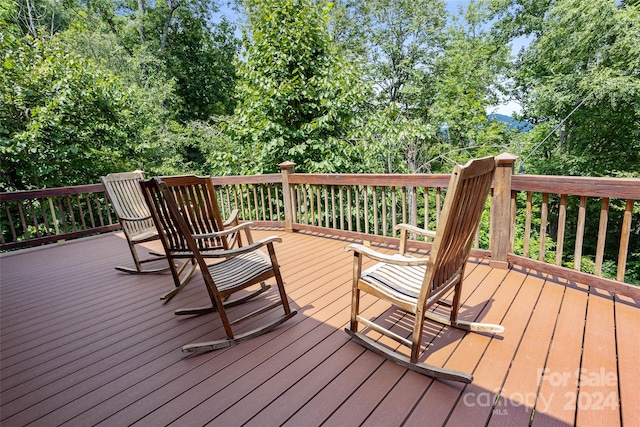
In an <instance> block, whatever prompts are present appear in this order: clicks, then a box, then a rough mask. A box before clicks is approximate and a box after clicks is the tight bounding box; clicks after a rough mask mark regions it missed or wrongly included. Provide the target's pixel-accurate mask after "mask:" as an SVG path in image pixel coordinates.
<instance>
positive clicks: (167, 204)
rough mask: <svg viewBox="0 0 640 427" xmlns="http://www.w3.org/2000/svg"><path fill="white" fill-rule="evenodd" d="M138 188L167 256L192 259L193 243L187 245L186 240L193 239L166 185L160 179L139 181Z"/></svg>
mask: <svg viewBox="0 0 640 427" xmlns="http://www.w3.org/2000/svg"><path fill="white" fill-rule="evenodd" d="M139 186H140V187H141V188H142V193H143V195H144V198H145V200H146V203H147V205H148V206H149V210H150V211H151V216H152V217H153V219H154V221H155V223H156V225H157V229H158V233H159V234H160V238H161V240H162V244H163V246H164V248H165V251H166V252H167V254H168V255H170V256H173V257H177V258H179V257H180V254H183V255H184V257H188V258H192V257H193V255H192V251H191V247H192V245H195V243H192V244H191V245H190V244H189V241H188V239H191V240H192V241H193V238H192V237H191V233H190V231H189V228H188V226H187V224H186V223H185V221H184V218H183V217H182V214H181V213H180V212H179V209H178V206H177V204H176V200H175V199H174V198H173V195H172V193H171V192H170V191H169V189H168V188H167V185H166V184H165V183H164V182H163V181H162V180H161V179H160V178H152V179H149V180H146V181H140V183H139Z"/></svg>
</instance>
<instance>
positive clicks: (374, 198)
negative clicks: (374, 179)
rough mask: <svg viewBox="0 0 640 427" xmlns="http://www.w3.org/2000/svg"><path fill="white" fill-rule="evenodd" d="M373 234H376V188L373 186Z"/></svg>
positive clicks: (377, 228)
mask: <svg viewBox="0 0 640 427" xmlns="http://www.w3.org/2000/svg"><path fill="white" fill-rule="evenodd" d="M372 197H373V234H378V230H379V229H380V228H379V227H378V186H376V185H374V186H373V194H372Z"/></svg>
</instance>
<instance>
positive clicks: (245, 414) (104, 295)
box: [0, 229, 640, 427]
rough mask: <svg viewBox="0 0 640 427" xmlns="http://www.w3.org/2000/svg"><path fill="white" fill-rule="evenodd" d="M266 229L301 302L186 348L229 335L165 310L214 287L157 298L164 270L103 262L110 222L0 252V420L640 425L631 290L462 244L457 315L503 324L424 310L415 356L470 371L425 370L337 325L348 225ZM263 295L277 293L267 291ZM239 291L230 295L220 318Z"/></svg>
mask: <svg viewBox="0 0 640 427" xmlns="http://www.w3.org/2000/svg"><path fill="white" fill-rule="evenodd" d="M269 235H276V236H279V237H281V238H282V240H283V242H282V243H279V244H276V253H277V256H278V261H279V263H280V265H281V271H282V275H283V278H284V281H285V286H286V289H287V294H288V296H289V300H290V302H291V305H292V307H293V308H294V309H296V310H298V314H297V315H296V316H294V317H293V318H292V319H291V320H289V321H287V322H286V323H284V324H283V325H281V326H280V327H278V328H277V329H276V330H274V331H272V332H270V333H268V334H265V335H262V336H259V337H257V338H254V339H252V340H249V341H246V342H243V343H241V344H238V345H236V346H233V347H229V348H226V349H223V350H219V351H216V352H203V353H196V354H192V355H187V354H184V353H182V352H181V351H180V348H181V346H182V345H184V344H187V343H193V342H199V341H205V340H212V339H218V338H221V337H222V336H223V335H224V332H223V329H222V324H221V322H220V320H219V318H218V317H217V315H216V314H215V313H210V314H206V315H202V316H175V315H174V314H173V311H174V310H175V309H177V308H184V307H192V306H201V305H206V304H208V303H209V299H208V296H207V294H206V290H205V288H204V284H203V281H202V277H201V276H199V274H198V273H197V272H196V274H195V275H194V277H193V279H192V280H191V282H190V283H189V284H188V286H186V287H185V288H184V289H183V290H182V291H181V292H180V293H179V294H178V295H176V296H175V297H174V298H173V299H172V300H170V301H169V302H163V301H161V300H160V295H162V294H163V293H164V292H166V291H167V290H169V289H171V287H172V286H173V280H172V279H171V276H170V274H167V273H164V274H157V275H128V274H123V273H121V272H118V271H116V270H115V269H114V268H113V267H114V266H115V265H131V264H132V261H131V256H130V254H129V252H128V247H127V245H126V242H125V240H124V239H123V236H122V235H121V234H120V233H112V234H106V235H102V236H98V237H91V238H85V239H78V240H76V241H72V242H67V243H65V244H61V245H58V244H55V245H50V246H46V247H42V248H36V249H28V250H22V251H17V252H15V253H10V254H3V255H0V424H2V426H3V427H4V426H26V425H34V426H35V425H43V426H54V425H68V426H93V425H104V426H114V425H118V426H121V425H139V426H149V425H154V426H155V425H175V426H184V425H225V426H236V425H238V426H239V425H247V426H279V425H290V426H301V425H305V426H315V425H325V426H356V425H364V426H380V425H384V426H395V425H398V426H399V425H406V426H414V425H415V426H424V425H450V426H459V425H496V426H498V425H506V426H513V425H541V426H551V425H554V426H568V425H573V424H577V425H605V424H606V425H625V426H627V425H637V424H640V418H639V417H640V416H639V415H638V411H637V408H638V407H640V389H639V388H638V387H637V383H638V381H640V368H639V367H640V363H638V354H639V343H638V340H637V325H638V324H639V323H640V302H639V301H637V300H633V299H630V298H627V297H618V296H612V295H610V294H608V293H605V292H602V291H594V290H593V289H590V288H589V286H587V285H588V284H582V283H573V282H567V281H565V280H563V279H559V278H555V277H549V276H547V275H543V274H540V273H538V272H535V271H530V270H526V269H522V268H519V267H512V268H511V269H509V270H500V269H492V268H490V267H489V264H488V262H487V261H486V260H482V259H475V258H472V259H470V260H469V263H468V266H467V269H466V273H465V275H466V278H465V287H464V291H463V295H462V304H463V305H462V307H461V312H460V316H461V317H462V318H463V319H465V320H474V321H481V322H487V323H499V324H502V325H503V326H504V327H505V332H504V333H502V334H498V335H491V334H475V333H467V334H465V333H463V332H462V331H459V330H456V329H454V328H449V327H442V326H436V325H434V324H430V323H428V324H427V325H426V327H425V331H424V339H425V342H426V343H428V344H427V348H428V349H427V351H425V353H424V354H423V355H422V357H421V360H422V361H424V362H426V363H430V364H433V365H436V366H444V367H446V368H450V369H456V370H461V371H464V372H469V373H473V375H474V381H473V382H472V383H471V384H468V385H464V384H459V383H452V382H449V381H441V380H432V379H431V378H428V377H425V376H422V375H419V374H417V373H415V372H412V371H408V370H407V369H405V368H401V367H400V366H398V365H396V364H394V363H392V362H390V361H386V360H385V359H383V358H382V357H380V356H378V355H376V354H374V353H372V352H370V351H367V350H365V349H364V348H362V347H360V346H358V345H357V344H355V343H353V342H351V341H350V340H349V337H348V335H347V334H346V333H344V331H343V329H344V328H345V327H346V326H347V325H348V322H349V315H350V304H351V283H350V282H351V274H352V272H351V269H352V255H351V254H350V253H347V252H345V251H344V247H345V246H346V245H347V244H348V243H350V241H349V240H347V239H344V238H336V237H332V236H330V235H320V234H317V233H305V232H299V233H285V232H284V231H283V230H280V229H258V230H255V232H254V237H255V238H262V237H266V236H269ZM159 249H160V246H159V244H158V242H153V243H150V244H145V245H144V248H142V249H141V255H143V256H146V254H145V253H144V252H146V251H147V250H159ZM378 249H380V250H382V251H385V252H387V253H393V251H394V250H395V248H393V247H389V246H383V247H378ZM161 262H164V261H159V263H161ZM370 264H372V262H371V261H367V263H366V264H365V266H367V265H370ZM264 298H275V289H274V288H272V289H270V290H269V291H268V292H267V293H266V294H265V295H264ZM252 304H253V302H251V303H247V304H243V305H240V306H237V307H234V308H232V309H231V310H230V316H231V317H232V318H233V317H237V316H241V315H242V314H244V313H246V312H248V311H250V309H251V306H252ZM361 304H362V310H363V315H365V316H369V317H370V318H374V317H377V318H378V320H379V321H382V322H387V323H388V324H389V325H390V326H391V327H392V328H393V330H394V331H395V332H397V333H398V334H401V335H405V336H409V335H410V328H411V324H412V318H411V317H409V315H407V314H406V313H403V312H402V311H399V310H396V309H393V308H391V307H389V306H388V304H386V303H383V302H380V301H377V300H375V299H374V298H372V297H371V296H368V295H364V296H363V298H362V301H361ZM433 310H435V311H438V312H442V313H446V311H447V310H446V309H445V308H443V307H440V306H436V307H435V308H434V309H433ZM273 316H274V314H273V313H267V314H264V315H262V316H260V317H258V318H256V319H252V323H256V322H260V321H264V320H265V319H267V318H269V317H273ZM250 327H251V324H248V325H246V326H245V328H250ZM380 339H381V340H382V341H384V342H386V343H387V344H390V345H394V344H392V343H390V342H388V341H385V340H386V338H385V337H382V338H380ZM580 375H582V376H580ZM578 379H581V380H582V381H581V382H578ZM600 395H602V397H603V400H602V401H600V400H598V399H600ZM571 399H573V400H571ZM606 399H608V400H606Z"/></svg>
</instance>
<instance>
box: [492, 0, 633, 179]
mask: <svg viewBox="0 0 640 427" xmlns="http://www.w3.org/2000/svg"><path fill="white" fill-rule="evenodd" d="M513 5H518V6H519V7H515V8H514V7H513ZM511 6H512V8H513V9H514V10H515V12H513V13H512V14H506V15H504V16H503V17H502V21H501V25H500V27H499V28H500V29H501V30H502V31H503V33H504V34H509V35H530V36H531V37H532V41H531V43H530V44H529V46H528V48H527V49H525V50H524V51H523V52H522V53H521V55H520V58H519V61H518V64H517V65H518V71H517V73H516V74H515V84H516V86H517V87H518V88H519V92H520V98H521V101H522V103H523V105H524V107H525V112H524V114H525V117H526V118H527V119H530V120H531V121H533V122H535V123H538V124H539V125H543V126H544V127H545V129H546V130H547V133H546V135H547V137H546V139H545V137H542V138H540V139H538V140H533V141H531V144H530V145H529V146H528V147H525V149H526V150H527V151H529V150H536V153H537V154H536V155H534V156H529V157H527V156H524V157H525V158H527V160H528V162H527V163H528V164H527V165H526V166H527V167H528V169H527V170H528V171H531V172H537V173H545V174H561V175H587V176H589V175H592V176H602V175H609V176H610V175H628V174H631V175H633V176H640V175H639V174H638V167H637V165H638V164H640V127H639V126H638V122H639V121H640V103H638V99H640V8H639V7H638V6H637V5H635V6H632V5H628V6H625V5H624V4H623V5H617V4H616V3H615V2H611V1H608V0H565V1H553V2H550V1H529V2H521V1H518V2H514V3H511ZM526 6H530V7H526ZM554 130H555V132H552V131H554ZM543 141H544V144H542V145H540V144H541V143H542V142H543Z"/></svg>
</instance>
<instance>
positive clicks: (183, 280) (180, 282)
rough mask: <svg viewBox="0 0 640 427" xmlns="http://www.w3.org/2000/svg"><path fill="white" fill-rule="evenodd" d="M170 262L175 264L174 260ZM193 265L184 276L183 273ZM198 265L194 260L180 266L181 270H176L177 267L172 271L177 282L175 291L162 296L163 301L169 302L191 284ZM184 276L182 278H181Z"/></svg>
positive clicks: (172, 290)
mask: <svg viewBox="0 0 640 427" xmlns="http://www.w3.org/2000/svg"><path fill="white" fill-rule="evenodd" d="M169 262H173V261H172V260H170V261H169ZM189 264H191V266H190V267H189V269H188V270H187V272H186V273H185V274H184V275H182V273H183V272H184V270H185V269H186V268H187V266H188V265H189ZM196 267H197V265H196V263H195V261H194V260H193V259H191V260H185V261H184V263H183V264H182V265H181V266H180V268H179V269H176V268H175V266H174V267H173V268H172V269H171V270H172V271H171V272H172V273H173V276H174V277H173V279H174V282H175V287H174V288H173V289H171V290H170V291H169V292H166V293H164V294H162V295H161V296H160V299H161V300H166V301H167V302H168V301H169V300H170V299H171V298H173V297H174V296H175V295H176V294H177V293H178V292H180V291H181V290H182V288H184V287H185V286H186V285H187V283H189V280H191V276H193V273H194V272H195V271H196ZM168 268H171V266H169V267H168ZM181 275H182V277H181Z"/></svg>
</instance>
